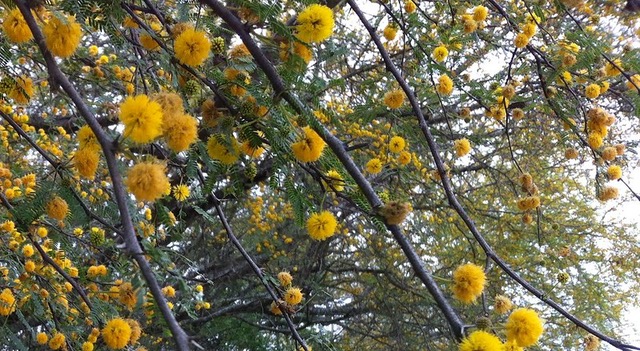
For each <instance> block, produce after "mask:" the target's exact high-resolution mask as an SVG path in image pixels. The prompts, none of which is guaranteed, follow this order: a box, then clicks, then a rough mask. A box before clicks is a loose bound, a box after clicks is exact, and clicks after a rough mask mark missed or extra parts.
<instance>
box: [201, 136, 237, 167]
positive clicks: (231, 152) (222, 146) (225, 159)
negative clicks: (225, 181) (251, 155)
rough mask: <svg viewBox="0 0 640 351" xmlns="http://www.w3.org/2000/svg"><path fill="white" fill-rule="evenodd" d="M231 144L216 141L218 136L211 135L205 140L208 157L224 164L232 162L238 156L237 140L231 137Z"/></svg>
mask: <svg viewBox="0 0 640 351" xmlns="http://www.w3.org/2000/svg"><path fill="white" fill-rule="evenodd" d="M230 142H231V144H230V145H228V144H227V143H223V142H220V141H218V137H216V136H215V135H212V136H211V137H210V138H209V140H208V141H207V153H208V154H209V157H211V158H212V159H214V160H218V161H220V162H221V163H223V164H225V165H231V164H234V163H235V162H236V161H237V160H238V158H239V157H240V148H239V147H238V141H237V140H236V139H234V138H232V139H231V141H230Z"/></svg>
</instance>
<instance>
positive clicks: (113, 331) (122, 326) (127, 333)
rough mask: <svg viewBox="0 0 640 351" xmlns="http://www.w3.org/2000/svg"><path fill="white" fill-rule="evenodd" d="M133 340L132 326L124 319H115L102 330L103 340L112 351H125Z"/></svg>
mask: <svg viewBox="0 0 640 351" xmlns="http://www.w3.org/2000/svg"><path fill="white" fill-rule="evenodd" d="M130 338H131V326H129V323H127V321H125V320H124V319H122V318H114V319H112V320H110V321H109V323H107V325H105V327H104V329H102V340H104V343H105V344H106V345H107V347H109V348H110V349H112V350H119V349H123V348H124V347H125V346H127V344H128V343H129V339H130Z"/></svg>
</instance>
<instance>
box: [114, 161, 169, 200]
mask: <svg viewBox="0 0 640 351" xmlns="http://www.w3.org/2000/svg"><path fill="white" fill-rule="evenodd" d="M125 184H126V185H127V188H128V189H129V191H131V193H133V195H134V196H135V197H136V199H137V200H138V201H155V200H157V199H158V198H160V197H162V196H163V195H165V194H167V193H168V192H169V191H170V189H171V184H169V179H168V178H167V175H166V174H165V166H164V165H162V164H160V163H156V162H141V163H138V164H136V165H135V166H133V167H132V168H131V170H129V173H128V174H127V179H126V180H125Z"/></svg>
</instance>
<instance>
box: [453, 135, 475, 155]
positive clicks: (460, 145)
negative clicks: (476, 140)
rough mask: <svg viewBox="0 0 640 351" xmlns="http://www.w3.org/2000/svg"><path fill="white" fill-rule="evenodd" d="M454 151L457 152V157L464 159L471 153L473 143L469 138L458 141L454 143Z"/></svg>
mask: <svg viewBox="0 0 640 351" xmlns="http://www.w3.org/2000/svg"><path fill="white" fill-rule="evenodd" d="M453 149H454V150H455V152H456V156H458V157H463V156H465V155H466V154H468V153H469V151H471V143H470V142H469V140H467V138H462V139H457V140H455V141H454V142H453Z"/></svg>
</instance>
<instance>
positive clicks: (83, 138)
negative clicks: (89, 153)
mask: <svg viewBox="0 0 640 351" xmlns="http://www.w3.org/2000/svg"><path fill="white" fill-rule="evenodd" d="M76 139H78V145H79V146H80V149H86V148H89V149H92V150H99V149H100V143H98V138H96V135H95V134H94V133H93V130H91V128H90V127H89V126H88V125H84V126H82V127H80V129H78V131H77V132H76Z"/></svg>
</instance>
